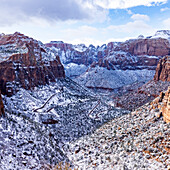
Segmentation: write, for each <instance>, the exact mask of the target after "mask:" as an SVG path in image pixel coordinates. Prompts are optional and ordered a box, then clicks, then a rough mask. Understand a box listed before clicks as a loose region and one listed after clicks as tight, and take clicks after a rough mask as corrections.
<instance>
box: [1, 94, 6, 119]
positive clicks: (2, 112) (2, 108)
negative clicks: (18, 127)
mask: <svg viewBox="0 0 170 170" xmlns="http://www.w3.org/2000/svg"><path fill="white" fill-rule="evenodd" d="M4 114H5V112H4V104H3V101H2V96H1V91H0V117H1V116H2V115H4Z"/></svg>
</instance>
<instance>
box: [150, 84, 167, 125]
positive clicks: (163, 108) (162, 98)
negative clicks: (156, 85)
mask: <svg viewBox="0 0 170 170" xmlns="http://www.w3.org/2000/svg"><path fill="white" fill-rule="evenodd" d="M151 110H153V111H154V112H155V115H156V116H157V117H160V116H161V114H162V115H163V119H164V121H165V122H167V123H169V122H170V86H169V87H168V90H167V91H166V92H161V93H160V95H159V97H158V98H156V99H155V100H154V101H153V102H152V103H151Z"/></svg>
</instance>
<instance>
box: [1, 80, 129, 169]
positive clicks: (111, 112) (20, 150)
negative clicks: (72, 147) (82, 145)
mask: <svg viewBox="0 0 170 170" xmlns="http://www.w3.org/2000/svg"><path fill="white" fill-rule="evenodd" d="M3 101H4V105H5V108H6V117H5V118H1V119H0V132H1V133H0V148H1V150H0V153H1V157H0V162H1V163H0V169H10V168H11V169H31V168H34V169H43V167H45V165H47V164H48V165H49V164H50V165H55V164H58V163H59V162H61V161H66V162H70V161H71V160H69V158H68V157H67V156H66V155H65V154H64V146H65V145H66V144H67V143H68V142H69V141H73V140H75V139H77V138H79V137H81V136H84V135H87V134H90V133H92V132H93V131H94V130H95V129H96V128H98V127H99V126H101V125H102V124H103V123H105V122H107V121H108V120H110V119H113V118H114V117H117V116H120V115H122V114H125V113H127V112H126V111H124V110H120V109H115V108H114V107H112V106H111V105H109V104H107V103H105V101H104V99H103V98H100V97H95V96H94V94H93V93H91V92H90V91H87V90H85V89H84V88H82V87H81V86H79V85H78V84H76V83H75V82H73V81H72V80H70V79H67V78H66V79H65V80H56V82H55V83H51V84H50V85H46V86H42V87H36V88H35V89H32V90H24V89H19V91H18V92H17V93H16V94H15V95H13V96H12V97H7V96H3Z"/></svg>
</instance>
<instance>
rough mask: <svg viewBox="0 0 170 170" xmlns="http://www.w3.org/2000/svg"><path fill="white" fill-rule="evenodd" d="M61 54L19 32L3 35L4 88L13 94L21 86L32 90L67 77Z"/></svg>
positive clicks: (0, 70) (0, 66) (0, 82)
mask: <svg viewBox="0 0 170 170" xmlns="http://www.w3.org/2000/svg"><path fill="white" fill-rule="evenodd" d="M64 77H65V73H64V67H63V65H62V64H61V62H60V59H59V57H58V56H54V54H53V53H52V52H51V51H50V50H49V49H48V48H46V47H45V46H44V45H43V44H42V43H40V42H38V41H36V40H34V39H32V38H29V37H27V36H25V35H23V34H20V33H18V32H16V33H14V34H10V35H2V34H1V35H0V89H1V91H2V93H3V94H7V95H12V94H13V93H14V92H15V91H16V90H17V88H18V87H23V88H25V89H30V88H31V87H35V86H38V85H45V84H47V83H49V82H50V81H55V79H56V78H64Z"/></svg>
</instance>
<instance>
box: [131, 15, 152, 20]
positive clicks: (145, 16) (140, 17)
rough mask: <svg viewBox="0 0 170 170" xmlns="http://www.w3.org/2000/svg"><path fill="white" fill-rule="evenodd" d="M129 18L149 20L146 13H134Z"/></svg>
mask: <svg viewBox="0 0 170 170" xmlns="http://www.w3.org/2000/svg"><path fill="white" fill-rule="evenodd" d="M131 19H133V20H142V21H149V20H150V18H149V16H148V15H142V14H134V15H132V16H131Z"/></svg>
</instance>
